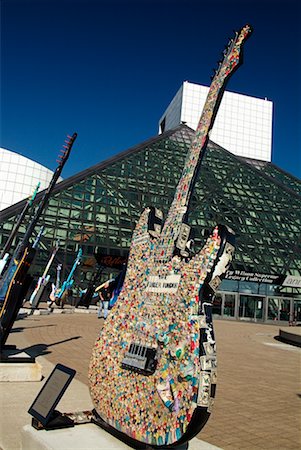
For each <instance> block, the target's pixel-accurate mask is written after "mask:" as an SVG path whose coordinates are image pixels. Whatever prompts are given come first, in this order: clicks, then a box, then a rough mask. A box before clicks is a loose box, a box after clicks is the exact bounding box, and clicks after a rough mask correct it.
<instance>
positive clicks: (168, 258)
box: [89, 25, 251, 448]
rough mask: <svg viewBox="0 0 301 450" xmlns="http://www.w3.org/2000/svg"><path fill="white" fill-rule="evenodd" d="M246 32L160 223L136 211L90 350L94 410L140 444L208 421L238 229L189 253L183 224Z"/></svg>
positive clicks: (192, 430)
mask: <svg viewBox="0 0 301 450" xmlns="http://www.w3.org/2000/svg"><path fill="white" fill-rule="evenodd" d="M250 34H251V27H250V26H248V25H246V26H245V27H244V28H242V30H240V31H239V32H238V33H236V36H235V38H234V39H233V40H232V41H231V42H230V44H229V46H228V48H227V49H226V50H225V52H224V60H223V62H222V63H221V64H220V66H219V69H218V71H217V73H216V75H215V77H214V78H213V81H212V84H211V87H210V90H209V93H208V97H207V100H206V103H205V107H204V110H203V113H202V115H201V119H200V122H199V125H198V128H197V131H196V134H195V138H194V140H193V142H192V145H191V148H190V150H189V152H188V155H187V157H186V162H185V167H184V170H183V173H182V176H181V178H180V181H179V183H178V186H177V189H176V192H175V196H174V200H173V202H172V204H171V207H170V209H169V212H168V215H167V218H166V220H165V222H164V223H163V217H162V213H160V212H159V211H158V210H156V209H155V208H147V209H146V210H145V211H144V212H143V213H142V215H141V217H140V220H139V222H138V223H137V225H136V228H135V230H134V233H133V238H132V244H131V248H130V255H129V261H128V266H127V272H126V276H125V280H124V284H123V288H122V290H121V292H120V295H119V297H118V301H117V303H116V305H115V306H114V308H113V309H112V310H111V313H110V314H109V316H108V318H107V319H106V321H105V323H104V325H103V329H102V330H101V332H100V336H99V338H98V339H97V341H96V343H95V346H94V348H93V352H92V358H91V362H90V369H89V379H90V391H91V397H92V400H93V403H94V406H95V410H96V411H97V414H98V415H99V416H100V418H101V420H103V421H105V423H106V426H107V425H109V426H111V429H112V430H117V431H118V432H121V433H122V434H123V440H126V439H127V437H128V438H129V439H130V438H131V439H135V440H136V441H138V442H139V446H138V443H137V448H138V447H139V448H142V447H141V445H144V444H145V445H152V446H162V445H170V444H175V443H182V442H185V441H187V440H189V439H191V438H192V437H193V436H195V435H196V434H197V433H198V432H199V431H200V430H201V429H202V427H203V426H204V424H205V423H206V421H207V420H208V418H209V416H210V411H211V408H212V405H213V399H214V396H215V388H216V380H217V372H216V367H217V363H216V348H215V337H214V330H213V324H212V301H213V297H214V292H215V290H216V289H217V288H218V285H219V283H220V281H221V280H222V278H223V276H224V273H225V271H226V270H227V268H228V266H229V264H230V262H231V260H232V257H233V251H234V246H235V243H234V233H233V232H232V230H230V229H229V228H228V227H226V226H224V225H219V226H217V227H215V228H214V230H213V232H212V233H211V235H210V236H209V238H208V239H207V241H206V243H205V245H204V247H203V248H202V250H201V251H200V252H198V253H196V254H193V253H192V252H191V251H190V248H189V246H188V242H189V239H190V227H189V226H188V225H187V223H186V222H187V218H188V211H189V201H190V198H191V193H192V191H193V187H194V185H195V182H196V178H197V173H198V169H199V165H200V162H201V160H202V158H203V155H204V152H205V149H206V145H207V141H208V134H209V131H210V129H211V128H212V125H213V122H214V118H215V116H216V113H217V110H218V106H219V103H220V101H221V98H222V94H223V91H224V89H225V85H226V81H227V80H228V78H229V77H230V75H231V73H232V72H234V70H236V68H237V67H238V66H239V65H240V64H241V53H242V46H243V44H244V42H245V40H246V39H247V37H248V36H249V35H250Z"/></svg>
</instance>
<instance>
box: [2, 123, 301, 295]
mask: <svg viewBox="0 0 301 450" xmlns="http://www.w3.org/2000/svg"><path fill="white" fill-rule="evenodd" d="M193 135H194V131H193V130H192V129H190V128H189V127H187V126H186V125H180V126H178V127H177V128H175V129H172V130H169V131H167V132H165V133H163V134H161V135H159V136H157V137H155V138H152V139H150V140H148V141H146V142H143V143H141V144H140V145H137V146H135V147H133V148H131V149H129V150H127V151H125V152H122V153H120V154H118V155H116V156H115V157H113V158H111V159H109V160H106V161H104V162H101V163H99V164H97V165H95V166H93V167H91V168H89V169H87V170H84V171H82V172H80V173H79V174H77V175H75V176H72V177H70V178H68V179H66V180H64V181H62V182H61V183H59V184H57V185H56V187H55V189H54V191H53V193H52V196H51V198H50V201H49V204H48V206H47V208H46V209H45V211H44V212H43V214H42V216H41V218H40V222H39V224H38V226H37V228H36V233H37V232H38V230H39V228H40V226H41V225H44V226H45V231H44V235H43V238H42V242H41V249H40V252H39V256H38V258H37V260H36V264H35V267H34V272H35V274H40V273H41V272H42V270H43V269H42V267H45V265H46V262H47V258H48V257H49V253H50V249H51V247H52V246H53V244H54V242H55V241H56V240H57V239H59V241H60V251H59V252H58V259H60V262H62V263H63V267H64V270H65V272H66V271H67V272H68V270H70V267H71V265H72V263H73V260H74V259H75V257H76V254H77V251H78V249H79V248H80V247H81V248H82V250H83V256H84V258H83V264H82V266H81V274H80V275H78V282H79V283H80V284H81V285H82V286H84V285H85V283H86V282H87V280H88V279H89V278H90V275H91V271H92V266H93V264H95V259H94V256H93V255H94V252H95V251H96V250H97V251H98V252H100V254H102V255H111V256H113V257H122V258H123V257H126V256H127V254H128V249H129V246H130V242H131V235H132V231H133V228H134V226H135V223H136V222H137V220H138V218H139V215H140V214H141V212H142V211H143V209H144V208H145V207H146V206H155V207H157V208H159V209H161V210H162V211H163V212H164V215H165V216H166V213H167V211H168V208H169V206H170V203H171V201H172V199H173V195H174V191H175V187H176V184H177V182H178V180H179V178H180V176H181V172H182V169H183V166H184V161H185V156H186V153H187V151H188V148H189V145H190V142H191V140H192V137H193ZM42 195H43V192H41V193H39V194H38V196H37V199H36V203H38V200H39V198H41V197H42ZM24 203H25V200H24V201H22V202H19V203H17V204H15V205H13V206H11V207H9V208H7V209H5V210H4V211H1V212H0V223H1V225H0V248H2V247H3V245H4V243H5V241H6V239H7V237H8V235H9V233H10V230H11V228H12V226H13V224H14V222H15V220H16V218H17V216H18V215H19V213H20V211H21V210H22V208H23V206H24ZM28 220H29V218H28ZM189 223H190V225H192V227H193V229H194V232H195V243H196V249H198V248H200V247H201V246H202V243H203V242H204V240H205V239H206V236H207V234H208V232H210V231H211V229H212V228H213V227H214V226H215V225H216V224H217V223H224V224H226V225H228V226H230V227H231V228H232V229H233V230H234V231H235V233H236V236H237V249H236V253H235V260H234V261H233V265H232V269H233V270H236V271H244V272H246V273H250V272H251V273H253V274H254V273H259V274H270V275H277V276H278V275H285V274H287V273H289V274H291V275H297V276H301V182H300V180H298V179H296V178H294V177H293V176H291V175H289V174H287V173H285V172H284V171H282V170H281V169H279V168H277V167H276V166H275V165H273V164H272V163H265V162H263V161H255V160H250V159H246V158H242V157H238V156H235V155H233V154H231V153H229V152H228V151H227V150H225V149H224V148H222V147H220V146H218V145H216V144H214V143H213V142H209V145H208V149H207V153H206V156H205V158H204V160H203V164H202V166H201V170H200V172H199V175H198V180H197V184H196V187H195V190H194V192H193V195H192V199H191V213H190V218H189ZM24 231H25V226H23V228H21V229H20V233H19V236H21V235H22V233H24ZM63 276H64V274H63ZM227 283H228V287H229V288H230V290H232V291H236V290H237V288H235V286H234V285H233V281H232V285H231V287H230V284H231V281H229V280H225V281H224V282H223V285H224V287H225V289H226V288H227ZM229 283H230V284H229ZM263 285H264V283H263ZM258 289H259V287H258ZM260 289H262V286H260ZM238 290H239V289H238ZM258 292H259V290H258ZM286 292H288V290H287V289H286ZM291 292H292V293H294V294H296V293H298V292H299V293H300V290H299V291H298V290H296V289H294V290H293V291H291Z"/></svg>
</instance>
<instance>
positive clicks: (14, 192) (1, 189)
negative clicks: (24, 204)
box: [0, 148, 62, 210]
mask: <svg viewBox="0 0 301 450" xmlns="http://www.w3.org/2000/svg"><path fill="white" fill-rule="evenodd" d="M52 176H53V172H52V171H51V170H49V169H47V167H44V166H42V165H41V164H39V163H37V162H35V161H32V160H31V159H29V158H26V157H25V156H22V155H20V154H18V153H15V152H12V151H11V150H7V149H5V148H0V210H2V209H5V208H8V207H9V206H11V205H14V204H15V203H17V202H19V201H20V200H23V199H24V198H26V197H29V196H30V195H31V194H32V193H33V191H34V190H35V188H36V186H37V184H38V183H40V189H41V190H42V189H45V188H46V187H47V186H48V184H49V182H50V180H51V178H52ZM60 180H62V178H60Z"/></svg>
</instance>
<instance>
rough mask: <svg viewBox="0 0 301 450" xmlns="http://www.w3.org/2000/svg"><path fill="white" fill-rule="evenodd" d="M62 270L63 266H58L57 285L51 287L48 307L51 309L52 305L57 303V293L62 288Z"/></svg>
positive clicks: (53, 284)
mask: <svg viewBox="0 0 301 450" xmlns="http://www.w3.org/2000/svg"><path fill="white" fill-rule="evenodd" d="M61 270H62V264H58V265H57V268H56V280H55V283H52V285H51V292H50V295H49V300H48V302H47V303H48V307H49V308H51V307H52V304H53V303H54V302H55V293H56V292H58V291H59V288H60V282H61Z"/></svg>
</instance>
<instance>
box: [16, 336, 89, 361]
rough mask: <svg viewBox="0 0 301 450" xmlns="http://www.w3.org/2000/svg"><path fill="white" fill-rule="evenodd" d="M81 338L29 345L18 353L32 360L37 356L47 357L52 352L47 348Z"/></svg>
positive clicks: (75, 337)
mask: <svg viewBox="0 0 301 450" xmlns="http://www.w3.org/2000/svg"><path fill="white" fill-rule="evenodd" d="M81 337H82V336H74V337H71V338H68V339H64V340H62V341H57V342H53V343H52V344H35V345H31V346H30V347H25V348H22V349H19V350H18V352H20V351H22V352H26V353H28V355H30V356H31V357H32V358H36V357H37V356H44V355H48V354H49V353H51V352H52V351H51V350H49V347H54V346H55V345H59V344H63V343H64V342H68V341H73V340H75V339H80V338H81Z"/></svg>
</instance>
